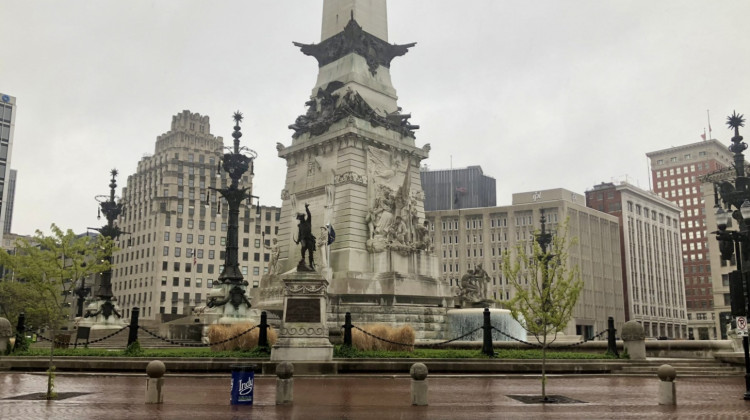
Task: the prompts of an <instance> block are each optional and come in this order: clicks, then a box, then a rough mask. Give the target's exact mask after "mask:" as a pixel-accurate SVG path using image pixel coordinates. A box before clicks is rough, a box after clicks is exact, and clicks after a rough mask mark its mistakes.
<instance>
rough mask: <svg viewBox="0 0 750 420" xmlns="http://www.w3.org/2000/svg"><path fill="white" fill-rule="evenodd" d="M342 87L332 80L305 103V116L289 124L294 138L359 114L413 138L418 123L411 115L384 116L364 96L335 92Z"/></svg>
mask: <svg viewBox="0 0 750 420" xmlns="http://www.w3.org/2000/svg"><path fill="white" fill-rule="evenodd" d="M342 87H343V84H342V83H341V82H338V81H335V82H331V83H329V84H328V85H327V86H326V88H325V89H323V88H320V89H318V92H317V94H316V95H315V97H313V98H312V99H311V100H310V101H308V102H306V103H305V104H306V105H308V107H309V108H308V110H307V113H306V114H305V115H300V116H299V117H297V119H296V120H295V121H294V124H291V125H289V128H290V129H291V130H294V134H293V135H292V137H294V138H297V137H299V136H301V135H302V134H304V133H308V132H309V133H310V134H312V135H316V136H317V135H321V134H323V133H325V132H326V131H328V129H329V128H331V125H333V124H334V123H336V122H338V121H340V120H342V119H344V118H348V117H351V116H353V117H356V118H360V119H362V120H365V121H367V122H369V123H370V124H371V125H372V126H373V127H385V128H386V129H388V130H393V131H396V132H398V133H400V134H402V135H404V136H408V137H414V130H416V129H418V128H419V126H418V125H412V124H410V123H409V121H408V120H409V118H410V117H411V115H410V114H400V113H398V111H397V112H395V113H392V114H388V115H385V116H383V115H381V114H379V113H378V112H377V111H375V110H374V109H373V108H372V107H371V106H370V105H369V104H368V103H367V102H366V101H365V100H364V98H362V96H361V95H360V94H359V93H357V92H355V91H353V90H352V89H347V90H346V92H345V93H344V95H343V96H341V97H340V95H339V94H337V93H333V92H335V91H336V90H338V89H340V88H342Z"/></svg>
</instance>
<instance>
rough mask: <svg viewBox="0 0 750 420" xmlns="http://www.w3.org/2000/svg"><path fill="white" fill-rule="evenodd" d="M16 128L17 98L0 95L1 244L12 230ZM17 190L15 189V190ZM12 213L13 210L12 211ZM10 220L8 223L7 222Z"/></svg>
mask: <svg viewBox="0 0 750 420" xmlns="http://www.w3.org/2000/svg"><path fill="white" fill-rule="evenodd" d="M15 127H16V98H14V97H13V96H10V95H6V94H4V93H0V222H2V223H0V227H2V228H3V229H0V243H1V242H2V239H3V234H4V233H6V232H9V231H5V229H4V228H5V227H6V225H7V226H8V228H10V221H9V219H10V216H9V207H8V202H9V201H10V202H12V200H9V191H10V188H9V186H8V184H9V180H10V178H11V170H10V157H11V153H12V151H13V131H14V130H15ZM14 179H15V178H14ZM13 190H15V188H13ZM10 213H12V208H11V210H10ZM6 220H8V221H6Z"/></svg>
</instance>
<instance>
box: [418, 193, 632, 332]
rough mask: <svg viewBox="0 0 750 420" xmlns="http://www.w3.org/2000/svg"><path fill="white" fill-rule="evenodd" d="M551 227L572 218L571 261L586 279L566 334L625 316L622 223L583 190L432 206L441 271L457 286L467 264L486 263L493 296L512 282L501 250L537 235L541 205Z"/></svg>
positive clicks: (506, 291) (504, 297)
mask: <svg viewBox="0 0 750 420" xmlns="http://www.w3.org/2000/svg"><path fill="white" fill-rule="evenodd" d="M542 210H543V211H544V215H545V216H546V218H547V228H548V229H550V230H552V231H553V232H554V231H555V229H556V228H557V227H558V226H559V225H560V223H562V222H564V221H565V220H568V221H569V232H568V235H570V236H571V237H576V238H578V244H577V245H575V246H573V247H572V248H571V249H570V260H569V261H568V263H569V264H575V265H578V267H579V268H580V272H581V278H582V280H583V282H584V287H583V290H582V291H581V295H580V297H579V300H578V303H577V304H576V307H575V310H574V312H573V319H572V320H571V322H570V323H569V324H568V327H567V329H566V330H565V333H566V334H571V335H572V334H577V335H584V336H591V335H593V334H595V333H598V332H600V331H603V330H605V329H606V328H607V318H608V317H610V316H611V317H613V318H614V319H615V325H616V326H617V328H619V326H621V325H622V323H623V322H625V310H624V306H623V288H622V270H621V254H620V227H619V223H618V220H617V217H615V216H612V215H609V214H606V213H602V212H600V211H597V210H594V209H591V208H588V207H586V203H585V198H584V196H583V195H582V194H576V193H574V192H571V191H568V190H565V189H562V188H558V189H552V190H545V191H536V192H525V193H518V194H513V202H512V205H510V206H499V207H483V208H473V209H462V210H443V211H432V212H427V219H428V220H429V221H430V229H431V232H432V233H433V241H434V247H435V253H436V254H437V255H438V257H439V258H440V269H441V276H442V277H443V279H444V280H445V281H446V282H448V283H449V284H450V285H451V286H456V285H457V284H458V281H459V280H460V278H461V276H462V275H463V274H465V273H466V272H467V271H468V270H470V269H474V268H475V267H476V266H477V265H479V264H482V266H483V268H484V270H485V271H487V273H488V274H489V276H490V278H491V286H490V293H489V296H488V297H489V298H491V299H496V300H499V301H508V300H510V299H511V297H512V296H513V286H512V285H511V284H510V282H509V281H508V279H505V278H503V274H502V265H501V264H502V253H503V251H505V250H506V249H509V248H511V249H512V248H513V247H515V246H516V244H519V243H529V242H531V241H533V240H534V232H536V231H538V230H539V229H540V228H541V226H540V217H541V211H542Z"/></svg>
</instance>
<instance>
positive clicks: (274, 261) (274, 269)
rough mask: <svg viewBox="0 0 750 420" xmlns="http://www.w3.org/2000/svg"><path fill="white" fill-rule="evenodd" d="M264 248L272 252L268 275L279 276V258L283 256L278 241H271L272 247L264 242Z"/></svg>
mask: <svg viewBox="0 0 750 420" xmlns="http://www.w3.org/2000/svg"><path fill="white" fill-rule="evenodd" d="M264 236H265V235H264ZM263 248H265V249H267V250H269V251H271V259H270V261H269V262H268V274H270V275H274V274H279V256H280V255H281V250H280V249H279V241H278V239H276V238H273V239H271V245H266V243H265V241H264V242H263Z"/></svg>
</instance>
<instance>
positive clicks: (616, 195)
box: [586, 182, 688, 338]
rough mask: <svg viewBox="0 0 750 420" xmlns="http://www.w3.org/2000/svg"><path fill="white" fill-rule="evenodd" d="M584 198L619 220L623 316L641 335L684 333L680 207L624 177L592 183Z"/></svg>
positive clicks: (587, 202) (664, 335)
mask: <svg viewBox="0 0 750 420" xmlns="http://www.w3.org/2000/svg"><path fill="white" fill-rule="evenodd" d="M586 204H587V205H588V206H589V207H591V208H593V209H596V210H599V211H603V212H605V213H609V214H611V215H613V216H617V217H618V218H619V220H620V239H621V245H622V277H623V286H624V290H623V293H624V297H625V319H626V320H627V321H631V320H633V321H638V322H639V323H640V324H641V325H643V329H644V330H645V332H646V336H647V337H669V338H687V337H688V332H687V310H686V308H685V282H684V276H683V273H682V248H681V245H680V244H681V243H682V241H681V240H680V225H679V223H680V214H681V213H682V209H681V208H679V207H677V205H675V204H673V203H672V202H670V201H668V200H666V199H664V198H661V197H659V196H658V195H656V194H654V193H653V192H650V191H645V190H642V189H640V188H638V187H636V186H634V185H631V184H628V183H627V182H623V183H620V184H618V185H615V184H613V183H601V184H599V185H596V186H594V188H593V189H591V190H589V191H586Z"/></svg>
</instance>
